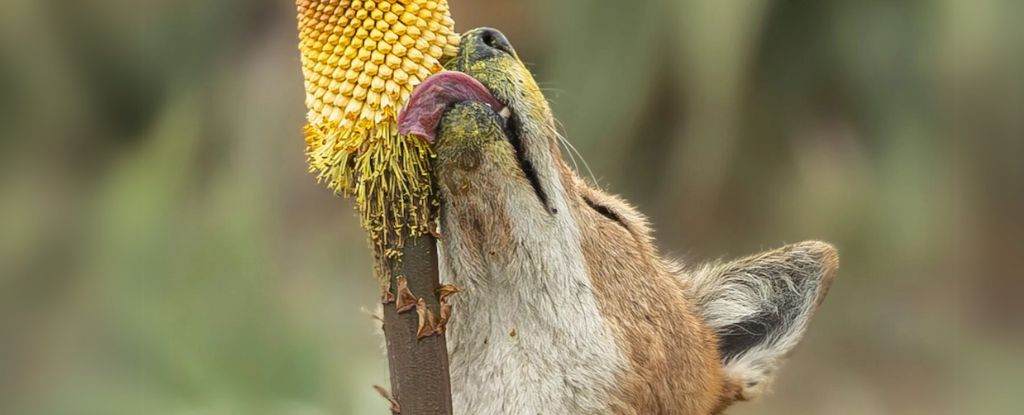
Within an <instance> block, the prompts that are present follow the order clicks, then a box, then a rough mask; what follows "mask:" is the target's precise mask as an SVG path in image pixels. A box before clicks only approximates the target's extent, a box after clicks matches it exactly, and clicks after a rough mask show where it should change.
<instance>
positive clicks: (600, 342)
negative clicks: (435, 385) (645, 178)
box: [440, 210, 622, 413]
mask: <svg viewBox="0 0 1024 415" xmlns="http://www.w3.org/2000/svg"><path fill="white" fill-rule="evenodd" d="M538 217H539V218H541V219H540V220H539V221H538V222H536V223H521V222H520V223H516V222H513V223H512V226H511V227H510V228H511V230H510V234H509V235H508V236H509V237H510V239H511V240H510V243H509V244H503V246H502V247H501V248H500V252H499V250H498V249H491V248H488V247H482V248H483V249H480V248H481V247H468V246H466V245H465V244H466V243H467V241H466V240H465V239H464V238H463V236H464V235H463V234H460V232H458V230H455V231H454V232H449V233H448V234H445V235H444V240H443V241H442V257H441V261H440V262H441V276H442V279H443V280H444V282H447V283H453V284H456V285H460V286H462V287H463V288H465V291H464V292H463V293H461V294H459V295H457V296H456V297H455V299H454V300H453V317H452V320H451V321H450V323H449V326H448V349H449V354H450V357H451V374H452V385H453V387H452V390H453V392H454V399H455V402H456V403H455V406H456V408H457V409H459V411H458V412H460V413H507V411H508V410H509V409H510V406H508V405H512V403H515V405H517V406H516V408H517V410H521V411H523V413H598V412H603V411H605V410H606V408H603V407H602V405H603V404H604V402H606V401H607V400H606V398H605V397H606V395H607V393H608V389H609V388H610V387H611V385H612V384H613V382H614V378H615V374H616V373H617V372H618V370H619V368H620V366H621V364H622V363H621V362H622V357H621V356H620V353H619V350H618V348H617V346H616V344H615V341H614V338H613V337H612V334H611V333H610V331H609V329H608V328H607V326H606V325H605V324H604V319H603V318H602V316H601V313H600V311H599V309H598V306H597V302H596V299H595V297H594V293H593V287H592V285H591V282H590V280H589V278H588V276H587V274H586V267H585V266H584V263H583V253H582V251H581V247H580V242H579V241H580V237H579V229H578V228H576V225H575V223H574V222H573V221H572V218H571V217H570V213H569V212H568V211H567V210H562V212H561V214H556V215H544V216H536V215H534V220H537V219H536V218H538ZM512 220H513V221H515V220H517V219H512ZM467 250H473V251H475V252H479V253H481V254H482V257H479V256H472V255H473V254H472V253H470V252H466V251H467ZM567 383H568V384H570V386H571V387H568V388H567V387H566V385H567ZM501 385H505V386H501ZM507 385H516V386H515V387H513V388H508V387H506V386H507ZM571 391H575V392H574V393H572V394H571V395H570V392H571ZM524 405H525V407H524Z"/></svg>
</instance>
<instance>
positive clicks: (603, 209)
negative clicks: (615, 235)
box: [581, 195, 629, 230]
mask: <svg viewBox="0 0 1024 415" xmlns="http://www.w3.org/2000/svg"><path fill="white" fill-rule="evenodd" d="M581 197H582V198H583V201H584V202H587V206H590V208H591V209H594V211H595V212H597V213H600V214H601V216H604V217H606V218H608V219H611V220H612V221H613V222H615V223H617V224H619V226H622V227H623V228H626V229H627V230H629V228H628V227H627V226H626V224H625V222H623V221H622V217H621V216H619V214H618V213H615V211H613V210H611V208H609V207H608V206H605V205H602V204H599V203H597V202H595V201H593V200H591V199H590V198H589V197H586V196H582V195H581Z"/></svg>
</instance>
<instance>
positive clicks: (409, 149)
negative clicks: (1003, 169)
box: [296, 0, 459, 257]
mask: <svg viewBox="0 0 1024 415" xmlns="http://www.w3.org/2000/svg"><path fill="white" fill-rule="evenodd" d="M296 5H297V7H298V20H299V51H300V52H301V60H302V73H303V76H304V77H305V86H306V106H307V107H308V108H309V112H308V114H307V125H306V128H305V131H306V133H305V136H306V153H307V155H308V159H309V167H310V171H311V172H314V173H316V174H317V178H318V179H319V180H320V181H322V182H325V183H326V184H327V185H328V186H329V187H330V188H331V189H333V190H335V191H337V192H340V193H343V194H346V195H351V196H355V197H356V204H357V206H358V209H359V212H360V216H361V219H362V223H363V226H364V227H365V228H366V229H367V230H368V231H369V232H370V235H371V237H372V238H373V240H374V246H375V248H377V249H378V253H380V254H383V255H384V256H385V257H392V256H394V255H396V253H397V252H398V251H397V250H398V249H399V248H400V247H401V236H402V235H403V234H404V233H408V234H411V235H421V234H423V233H424V232H425V231H426V230H427V224H428V222H429V220H430V211H431V209H432V208H433V199H432V197H433V196H432V195H431V185H430V177H429V163H430V158H431V157H432V153H431V151H430V147H429V146H428V145H427V143H425V142H423V141H421V140H419V139H417V138H413V137H404V136H399V135H398V134H397V131H398V129H397V127H396V124H395V121H396V118H397V116H398V111H399V110H400V109H401V107H402V105H404V104H405V102H406V100H408V99H409V95H410V94H411V93H412V90H413V88H415V87H416V85H418V84H419V83H420V82H422V81H423V80H424V79H426V78H427V77H428V76H430V75H431V74H433V73H436V72H438V71H440V70H441V69H442V67H441V60H442V59H443V58H444V57H445V56H452V55H454V53H455V50H456V46H457V45H458V41H459V37H458V35H457V34H456V33H455V30H454V22H453V21H452V19H451V16H450V14H449V11H448V2H447V1H446V0H439V1H425V0H379V1H373V0H366V1H360V0H296Z"/></svg>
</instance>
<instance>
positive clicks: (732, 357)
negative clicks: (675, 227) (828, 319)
mask: <svg viewBox="0 0 1024 415" xmlns="http://www.w3.org/2000/svg"><path fill="white" fill-rule="evenodd" d="M838 267H839V257H838V255H837V253H836V250H835V248H834V247H832V245H829V244H827V243H824V242H818V241H807V242H801V243H797V244H792V245H787V246H784V247H782V248H779V249H776V250H772V251H767V252H763V253H760V254H757V255H753V256H749V257H746V258H742V259H738V260H735V261H732V262H727V263H713V264H707V265H705V266H703V267H702V268H700V269H698V270H697V271H696V272H693V273H691V274H690V275H689V281H688V282H689V284H690V287H691V289H692V291H693V292H692V294H693V296H694V299H695V301H696V302H697V304H698V308H699V309H700V311H701V313H702V316H703V317H704V319H705V321H706V322H707V323H708V325H710V326H711V327H712V328H713V329H714V330H715V332H716V333H717V334H718V338H719V351H720V354H721V357H722V365H723V368H724V369H725V373H726V375H727V376H728V377H729V379H730V381H732V382H733V383H735V385H737V387H738V388H739V393H738V394H737V396H736V399H742V400H749V399H753V398H755V397H757V396H759V395H760V394H762V393H763V392H764V390H765V389H766V388H767V387H768V384H769V383H770V381H771V380H772V378H773V377H774V374H775V371H776V369H777V368H778V367H779V365H780V364H781V363H782V360H783V359H784V358H785V356H786V354H787V353H789V351H790V350H792V349H793V347H794V346H796V344H797V343H798V342H799V341H800V338H801V337H803V334H804V332H805V331H806V330H807V324H808V322H809V321H810V318H811V315H812V314H814V311H815V310H816V309H817V307H818V305H819V304H821V301H822V300H823V299H824V298H825V294H826V293H827V292H828V288H829V286H830V285H831V283H832V277H833V274H835V271H836V269H837V268H838Z"/></svg>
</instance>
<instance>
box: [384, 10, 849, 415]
mask: <svg viewBox="0 0 1024 415" xmlns="http://www.w3.org/2000/svg"><path fill="white" fill-rule="evenodd" d="M448 68H449V69H451V70H453V71H452V72H445V73H442V74H439V75H435V76H434V77H432V78H430V79H428V80H426V81H425V82H424V83H423V84H422V85H420V87H419V88H418V89H417V90H416V92H415V93H414V94H413V97H412V98H411V100H410V103H409V105H408V107H407V108H406V109H405V110H404V111H403V113H402V114H401V116H400V117H399V126H400V129H401V130H402V131H403V132H404V133H412V134H416V135H419V136H422V137H424V138H425V139H428V140H435V152H436V154H437V159H436V161H435V164H434V171H435V174H436V179H437V186H438V191H439V196H440V201H441V229H442V233H443V239H442V241H441V244H442V253H443V255H442V256H443V260H442V264H441V266H442V271H443V272H444V273H446V274H448V275H449V277H450V278H451V279H452V280H453V281H454V282H456V283H458V284H460V285H464V286H465V287H466V293H465V296H466V303H465V304H464V305H465V306H466V307H467V308H470V309H469V310H466V311H464V313H463V314H462V315H457V316H456V317H453V321H452V322H453V324H454V325H456V326H460V325H461V327H459V329H460V330H461V331H462V332H461V333H453V336H456V337H454V339H455V340H454V343H455V344H456V346H455V348H454V349H453V350H454V351H453V352H452V353H453V355H452V366H453V368H452V371H453V383H454V382H458V381H459V380H460V379H480V380H481V381H485V379H484V378H485V377H484V376H474V372H473V371H474V370H477V371H484V372H488V373H492V374H493V371H492V370H491V369H489V368H487V367H486V366H488V365H501V364H503V363H502V362H501V361H500V360H497V361H491V360H488V359H490V357H488V356H490V354H493V355H494V356H493V357H494V358H495V359H502V358H504V359H519V358H521V359H527V360H529V359H530V357H529V356H530V355H529V353H526V354H524V355H523V356H522V357H517V356H518V355H517V354H516V353H517V352H518V351H523V350H532V349H531V347H537V348H542V346H544V347H547V348H549V349H550V353H553V354H555V355H562V356H564V357H563V358H561V359H560V360H559V359H556V361H554V362H549V363H545V365H547V366H546V367H545V368H544V369H543V370H546V371H550V372H555V376H558V375H559V373H558V372H561V375H563V376H565V377H566V379H567V380H566V383H564V387H565V388H566V390H571V391H574V392H573V393H574V394H575V395H573V396H575V399H577V400H580V401H582V402H584V403H586V402H590V401H594V402H590V403H592V405H580V406H575V407H566V408H569V409H570V410H575V411H586V410H593V409H600V408H602V407H603V408H611V409H613V410H620V411H623V412H630V410H632V411H640V413H655V412H657V413H714V412H717V411H721V410H722V409H723V408H724V407H725V406H728V405H729V404H730V403H732V402H733V401H735V400H746V399H749V398H752V397H755V396H757V395H758V394H759V393H760V392H761V391H762V390H763V389H764V388H765V385H766V384H767V383H768V382H769V380H770V379H771V378H772V377H773V376H774V374H775V369H776V368H777V367H778V365H779V363H780V361H781V360H782V358H783V356H784V355H786V354H787V353H788V352H789V351H790V349H792V347H793V346H794V345H795V344H796V342H797V341H798V340H799V339H800V337H801V336H802V335H803V333H804V330H805V329H806V326H807V322H808V320H809V318H810V315H811V314H812V312H813V311H814V310H815V308H816V306H817V305H818V303H819V302H820V301H821V299H822V298H823V297H824V295H825V292H826V291H827V288H828V285H829V282H830V281H831V275H832V273H833V271H834V270H835V268H836V266H837V260H836V255H835V251H834V249H833V248H832V247H831V246H829V245H828V244H824V243H821V242H804V243H801V244H795V245H790V246H787V247H784V248H782V249H779V250H775V251H770V252H766V253H763V254H760V255H757V256H752V257H749V258H745V259H741V260H738V261H734V262H729V263H722V264H710V265H705V266H703V267H689V268H688V269H686V268H681V267H676V266H674V265H673V264H672V263H670V262H668V261H664V260H662V259H661V257H660V256H659V255H658V253H657V249H656V248H655V246H654V244H653V242H652V239H651V237H650V231H649V229H648V225H647V221H646V219H645V218H644V217H643V216H642V215H641V214H640V213H638V212H637V211H636V210H635V209H633V208H632V207H631V206H629V205H628V204H626V203H625V202H623V201H622V200H620V199H619V198H617V197H615V196H612V195H609V194H606V193H604V192H602V191H600V190H597V189H595V188H593V187H592V186H590V185H588V184H587V183H586V182H585V181H583V180H581V179H580V178H579V177H578V176H577V175H576V173H575V172H574V171H573V170H572V169H571V168H569V167H568V165H567V164H566V163H565V162H564V161H563V160H562V158H561V154H560V150H559V140H560V136H559V134H558V132H557V130H556V127H555V123H554V119H553V117H552V114H551V110H550V108H549V106H548V103H547V101H546V100H545V98H544V95H543V94H542V92H541V90H540V88H539V87H538V86H537V83H536V82H535V81H534V79H533V76H532V75H531V74H530V72H529V71H528V70H527V69H526V67H525V66H524V65H523V63H522V62H521V61H520V59H519V57H518V56H517V54H516V52H515V50H514V49H513V48H512V46H511V44H510V43H509V41H508V40H507V39H506V38H505V37H504V36H503V35H502V34H501V33H500V32H498V31H496V30H493V29H486V28H483V29H476V30H473V31H470V32H467V33H466V34H465V35H463V39H462V42H461V45H460V48H459V53H458V55H457V56H456V57H455V58H453V60H452V61H451V62H450V63H449V65H448ZM474 292H475V293H476V294H474ZM474 295H476V297H474ZM489 301H490V302H494V303H500V302H502V301H505V302H511V303H514V306H509V305H508V304H504V303H502V304H501V305H493V304H489ZM492 308H493V309H499V310H501V312H500V313H498V312H496V313H490V312H489V311H488V310H490V309H492ZM477 313H479V314H477ZM469 314H472V317H470V316H468V315H469ZM470 318H475V320H474V322H467V321H466V320H467V319H470ZM459 319H461V320H462V321H461V322H460V321H459ZM509 320H514V321H515V322H516V323H515V324H520V325H528V324H529V325H532V326H529V327H535V331H534V332H533V333H530V332H525V331H524V330H519V332H520V333H521V334H520V337H521V338H520V339H513V340H509V339H508V337H509V336H507V335H504V334H503V333H508V327H506V326H504V325H501V324H503V322H504V321H509ZM499 322H501V323H499ZM496 324H498V325H499V327H498V328H497V329H495V328H494V326H495V325H496ZM466 332H472V334H473V335H476V336H479V337H481V338H485V339H488V340H489V342H488V340H484V341H482V342H467V341H465V336H468V335H469V334H467V333H466ZM531 334H533V335H534V336H535V337H534V339H542V340H539V341H540V342H541V343H544V342H547V343H546V344H541V345H540V346H537V345H533V346H531V345H530V344H528V343H527V342H529V341H530V338H524V336H529V335H531ZM495 337H497V338H499V340H493V339H494V338H495ZM512 337H515V336H512ZM604 337H607V338H608V339H610V340H609V341H608V342H605V343H603V341H604V340H608V339H605V338H604ZM502 341H504V342H514V344H511V345H506V344H505V343H501V342H502ZM560 341H561V342H563V343H559V342H560ZM503 346H508V347H507V348H502V347H503ZM460 347H465V348H468V349H470V350H468V351H467V350H464V349H461V353H463V354H464V355H457V353H459V350H460V349H459V348H460ZM591 349H592V350H591ZM492 352H493V353H492ZM524 353H525V352H524ZM576 358H578V360H580V361H582V362H577V360H575V359H576ZM460 359H462V360H460ZM465 360H472V361H473V364H475V365H478V366H472V365H469V366H466V365H463V364H460V362H461V361H465ZM574 362H577V363H574ZM504 364H508V365H517V364H522V362H514V361H513V362H505V363H504ZM573 364H580V365H582V364H586V365H588V367H586V368H580V369H579V370H575V369H574V368H573V366H572V365H573ZM522 369H523V370H526V371H527V372H528V370H527V369H529V368H528V367H524V368H522ZM574 370H575V371H574ZM499 373H502V374H505V375H507V374H508V373H510V372H508V371H506V372H499ZM516 373H518V372H516ZM530 373H532V372H530ZM522 376H527V375H522ZM570 379H574V380H576V382H577V383H578V384H573V383H572V382H570V381H569V380H570ZM461 386H464V387H467V388H473V387H475V386H474V385H461ZM505 392H508V391H505ZM549 392H551V393H556V392H557V391H549ZM563 392H564V391H563ZM458 393H459V392H458V391H456V394H457V395H458ZM543 393H545V392H544V391H540V392H538V394H543ZM459 399H460V398H459V397H458V396H456V401H457V402H458V401H459ZM471 399H476V397H472V398H471ZM529 399H532V398H531V397H529V396H527V397H523V398H521V401H522V402H526V401H529ZM602 400H603V401H602ZM467 405H469V406H472V404H464V405H463V406H464V407H465V406H467ZM546 405H548V408H549V409H550V408H551V405H553V404H551V403H550V402H548V403H546ZM457 407H458V404H457ZM474 408H477V409H478V410H485V411H486V409H480V408H489V407H481V406H475V407H474ZM556 408H557V406H556Z"/></svg>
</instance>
